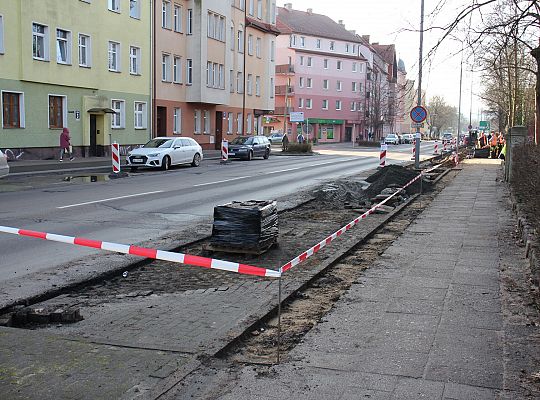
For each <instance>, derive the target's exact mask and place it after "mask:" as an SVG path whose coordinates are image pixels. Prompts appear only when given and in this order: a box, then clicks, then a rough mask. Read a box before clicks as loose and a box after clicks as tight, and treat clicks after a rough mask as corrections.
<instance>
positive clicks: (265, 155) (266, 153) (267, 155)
mask: <svg viewBox="0 0 540 400" xmlns="http://www.w3.org/2000/svg"><path fill="white" fill-rule="evenodd" d="M268 157H270V150H268V149H266V151H265V152H264V156H263V158H264V159H265V160H268Z"/></svg>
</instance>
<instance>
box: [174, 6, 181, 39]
mask: <svg viewBox="0 0 540 400" xmlns="http://www.w3.org/2000/svg"><path fill="white" fill-rule="evenodd" d="M173 20H174V26H173V28H174V31H175V32H182V7H180V6H179V5H178V4H175V5H174V13H173Z"/></svg>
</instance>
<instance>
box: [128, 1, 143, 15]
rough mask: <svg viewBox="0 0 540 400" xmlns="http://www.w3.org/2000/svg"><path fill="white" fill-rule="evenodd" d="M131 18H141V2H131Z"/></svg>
mask: <svg viewBox="0 0 540 400" xmlns="http://www.w3.org/2000/svg"><path fill="white" fill-rule="evenodd" d="M129 16H130V17H131V18H136V19H140V18H141V2H140V1H139V0H129Z"/></svg>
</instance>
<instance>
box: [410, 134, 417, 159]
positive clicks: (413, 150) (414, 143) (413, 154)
mask: <svg viewBox="0 0 540 400" xmlns="http://www.w3.org/2000/svg"><path fill="white" fill-rule="evenodd" d="M411 160H416V139H414V140H413V145H412V157H411Z"/></svg>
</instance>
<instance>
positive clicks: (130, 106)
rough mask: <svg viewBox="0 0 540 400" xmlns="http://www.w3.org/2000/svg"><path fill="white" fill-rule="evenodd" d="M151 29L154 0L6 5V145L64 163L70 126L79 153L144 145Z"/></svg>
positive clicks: (2, 41)
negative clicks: (62, 148) (62, 141)
mask: <svg viewBox="0 0 540 400" xmlns="http://www.w3.org/2000/svg"><path fill="white" fill-rule="evenodd" d="M150 32H151V8H150V2H148V1H143V0H69V1H60V0H3V1H2V2H0V92H1V98H0V101H1V106H2V114H1V118H2V121H1V127H0V148H1V149H4V150H5V149H11V150H12V152H13V154H15V155H17V154H21V153H24V154H23V158H35V159H40V158H42V159H45V158H57V157H58V150H59V136H60V132H61V131H62V128H63V127H68V128H69V130H70V134H71V144H72V145H73V147H74V150H75V155H76V156H78V157H80V156H85V157H88V156H102V155H106V154H109V148H110V146H109V145H110V143H111V141H116V142H118V143H120V144H121V145H124V146H129V145H134V144H140V143H144V142H146V141H147V140H148V139H149V137H150V127H151V123H150V121H151V117H150V112H151V96H150V93H151V78H152V77H151V75H152V68H151V62H152V60H151V50H150V49H151V46H150V45H151V43H150V41H151V34H150ZM9 154H11V153H9V152H8V155H9Z"/></svg>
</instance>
